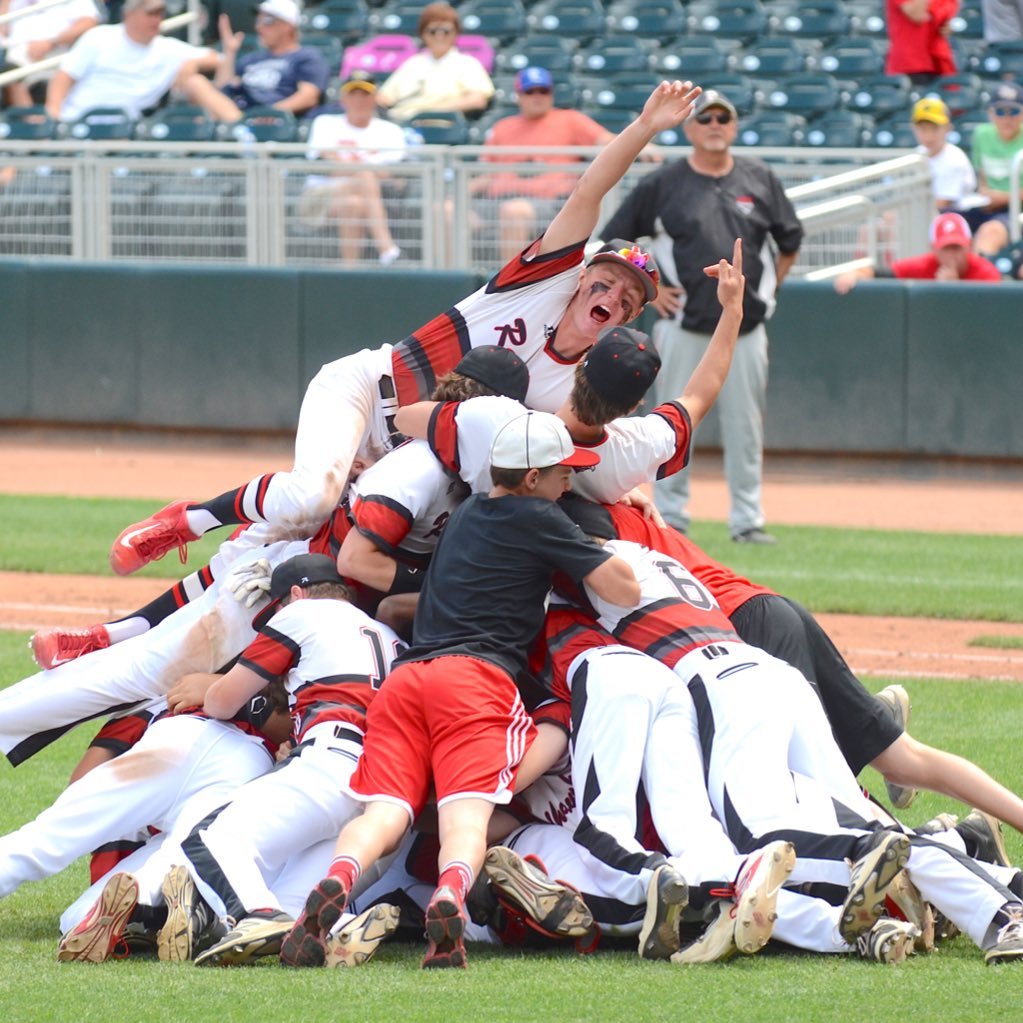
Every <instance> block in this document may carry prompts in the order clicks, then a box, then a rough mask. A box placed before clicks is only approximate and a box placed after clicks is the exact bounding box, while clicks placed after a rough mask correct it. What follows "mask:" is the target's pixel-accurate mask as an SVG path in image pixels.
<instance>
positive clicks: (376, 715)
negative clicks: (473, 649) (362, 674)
mask: <svg viewBox="0 0 1023 1023" xmlns="http://www.w3.org/2000/svg"><path fill="white" fill-rule="evenodd" d="M535 735H536V728H535V726H534V725H533V721H532V718H530V716H529V714H528V713H527V712H526V709H525V708H524V707H523V706H522V700H521V699H520V697H519V692H518V690H517V689H516V688H515V683H514V682H512V680H511V678H510V677H509V675H508V673H507V672H505V671H502V670H501V669H500V668H498V667H497V666H496V665H494V664H490V663H489V662H488V661H482V660H478V659H477V658H475V657H438V658H436V659H435V660H432V661H413V662H411V663H409V664H403V665H400V666H399V667H397V668H395V670H394V671H392V672H391V674H390V675H388V676H387V681H386V682H385V683H384V685H383V687H382V688H381V690H380V692H379V693H378V694H377V696H376V699H374V701H373V703H372V704H370V708H369V712H368V714H367V718H366V743H365V746H364V747H363V753H362V757H361V758H360V760H359V766H358V767H357V768H356V770H355V773H354V774H353V775H352V780H351V789H352V792H353V794H354V795H355V796H357V797H358V798H359V799H363V800H367V801H369V800H382V801H385V802H392V803H400V804H402V805H403V806H404V807H405V808H406V809H407V810H408V812H409V814H410V815H411V816H412V817H413V818H415V817H416V816H417V815H418V814H419V813H420V812H421V811H422V809H423V807H424V806H425V805H426V800H427V797H428V795H429V791H430V781H431V779H432V781H433V786H434V789H435V790H436V793H437V805H438V806H442V805H443V804H444V802H445V801H446V800H451V799H457V798H465V797H469V796H472V797H477V798H479V799H487V800H489V801H491V802H493V803H507V802H508V801H509V800H510V799H511V792H512V786H513V784H514V782H515V773H516V770H517V769H518V765H519V763H520V761H521V760H522V757H523V755H524V754H525V752H526V750H527V749H528V748H529V746H530V743H532V741H533V738H534V737H535Z"/></svg>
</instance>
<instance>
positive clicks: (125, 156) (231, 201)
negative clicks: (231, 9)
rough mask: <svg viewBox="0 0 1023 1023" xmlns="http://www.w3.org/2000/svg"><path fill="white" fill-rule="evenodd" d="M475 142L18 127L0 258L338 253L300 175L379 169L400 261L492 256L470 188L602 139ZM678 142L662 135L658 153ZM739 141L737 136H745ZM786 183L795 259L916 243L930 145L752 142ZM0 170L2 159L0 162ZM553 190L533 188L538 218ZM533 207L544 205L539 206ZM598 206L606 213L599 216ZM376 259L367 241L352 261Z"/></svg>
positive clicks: (818, 259)
mask: <svg viewBox="0 0 1023 1023" xmlns="http://www.w3.org/2000/svg"><path fill="white" fill-rule="evenodd" d="M483 152H484V149H483V148H482V147H478V146H458V147H448V146H416V147H412V148H410V150H409V155H408V157H407V158H406V159H405V160H402V161H401V162H398V163H393V164H388V165H386V166H384V167H377V168H371V167H370V166H369V165H367V164H351V165H345V164H338V163H336V162H327V161H312V160H308V159H306V158H305V157H306V147H305V146H304V145H303V144H273V143H245V142H238V141H230V142H218V143H207V142H203V143H199V142H195V143H192V142H187V143H174V144H168V143H159V142H121V141H102V140H95V141H84V142H83V141H80V140H61V141H49V140H47V141H23V142H22V141H19V142H15V141H13V140H2V139H0V168H3V167H8V168H11V169H12V171H13V177H12V180H10V182H9V183H8V184H7V185H6V187H5V188H2V189H0V258H24V257H41V258H73V259H82V260H93V261H114V260H131V261H139V260H141V261H161V262H182V261H188V262H216V263H226V264H247V265H251V266H284V265H306V266H308V265H314V266H324V267H335V268H340V267H342V264H341V262H340V260H339V244H338V226H339V221H338V220H337V218H336V217H327V218H326V219H320V220H319V221H317V222H310V220H309V219H308V218H307V217H305V216H304V214H303V206H302V197H303V194H304V192H305V190H306V184H307V178H308V177H309V175H313V174H315V175H334V176H339V177H341V176H344V175H348V174H355V173H365V171H366V170H367V169H372V170H373V171H374V173H378V174H380V175H381V181H382V190H383V194H384V199H385V206H386V209H387V213H388V219H389V224H390V228H391V231H392V233H393V235H394V238H395V241H396V243H397V244H398V245H399V246H400V247H401V249H402V253H403V258H402V262H401V264H400V265H402V266H406V267H422V268H429V269H437V268H446V267H459V268H465V267H468V268H472V269H475V270H478V271H480V272H489V271H492V270H493V269H495V268H496V267H497V266H499V265H500V262H501V257H500V252H499V237H498V234H499V232H498V226H497V225H498V213H499V210H500V206H501V202H502V200H501V199H497V198H486V197H481V196H478V195H474V194H473V187H474V184H476V183H477V182H478V181H479V179H480V178H481V176H484V175H487V174H490V173H493V172H495V171H497V170H499V171H506V170H507V171H513V172H517V173H523V174H535V173H537V172H539V171H548V170H556V171H558V172H559V173H568V174H571V175H578V174H580V173H582V171H583V170H584V169H585V167H586V163H587V162H588V161H589V160H590V159H592V157H593V156H594V155H595V154H596V153H597V152H599V150H598V149H595V148H594V149H582V150H558V149H552V150H549V152H550V153H551V154H555V153H564V152H570V153H572V154H573V155H574V156H577V157H581V160H580V162H577V163H572V164H548V163H543V162H540V161H538V160H537V157H538V156H539V155H540V154H538V153H537V152H536V151H530V152H529V154H528V155H529V159H528V160H527V159H525V157H526V155H527V154H526V151H524V150H500V151H499V150H497V149H488V150H486V152H491V153H498V152H500V153H503V154H506V155H513V156H517V157H520V158H522V162H520V163H514V164H492V163H485V162H483V161H481V160H480V156H481V154H482V153H483ZM685 152H686V150H684V149H671V150H664V156H665V158H666V159H676V158H678V157H679V156H682V155H684V154H685ZM739 152H743V150H739ZM745 152H747V153H749V154H750V155H755V156H756V157H757V158H759V159H764V160H766V161H767V162H768V163H769V164H770V165H771V166H772V168H773V169H774V170H775V171H776V173H777V174H778V175H779V177H780V179H781V180H782V182H783V184H784V185H785V186H786V188H787V190H788V194H789V195H790V197H791V198H792V200H793V202H794V204H795V205H796V208H797V210H798V211H799V212H800V215H801V217H802V219H803V222H804V225H805V227H806V230H807V235H806V239H805V241H804V245H803V248H802V249H801V252H800V257H799V261H798V262H797V264H796V266H795V267H794V269H793V273H794V274H796V275H801V274H805V273H809V272H811V271H815V270H817V269H820V268H821V267H827V266H831V265H834V264H837V263H843V262H847V261H849V260H852V259H857V258H862V257H864V256H869V257H870V258H872V259H873V258H885V257H886V256H889V255H894V256H902V255H908V254H910V253H911V252H915V251H920V250H921V249H922V248H923V247H925V246H926V238H927V234H926V229H927V224H928V223H929V220H930V217H931V213H932V206H931V203H932V200H931V193H930V185H929V172H928V169H927V164H926V161H925V160H924V159H923V158H922V157H918V156H915V155H908V156H901V157H897V158H894V159H893V158H892V154H891V151H890V150H880V151H878V150H863V149H855V150H823V149H807V148H803V149H757V150H747V151H745ZM657 166H658V164H655V163H636V164H635V165H634V166H633V167H632V168H630V170H629V172H628V173H627V174H626V175H625V177H624V178H623V180H622V181H621V182H620V183H619V184H618V186H616V188H615V189H614V190H612V192H611V193H610V194H609V195H608V196H607V198H606V200H605V206H604V217H606V216H609V215H610V213H611V212H612V211H613V210H614V209H615V208H617V206H618V204H619V203H620V202H621V201H622V199H623V198H624V196H625V195H626V194H627V193H628V191H629V190H630V189H631V188H632V187H633V186H634V185H635V183H636V182H637V181H638V180H639V179H640V178H641V177H642V176H643V175H645V174H647V173H650V171H651V170H653V169H655V168H656V167H657ZM0 173H2V171H0ZM559 201H560V200H552V201H546V202H540V203H538V204H537V216H538V219H537V222H536V231H537V233H538V232H539V231H540V230H542V228H543V223H544V222H546V220H547V219H549V217H550V216H551V214H552V211H553V209H556V208H557V206H558V203H559ZM541 218H542V219H541ZM602 219H603V218H602ZM345 265H349V266H355V267H360V268H365V267H370V266H374V265H376V252H375V251H374V250H373V248H372V247H371V246H370V245H369V244H368V243H367V246H366V248H365V250H364V252H363V255H362V258H360V259H359V260H358V261H357V262H356V263H354V264H345Z"/></svg>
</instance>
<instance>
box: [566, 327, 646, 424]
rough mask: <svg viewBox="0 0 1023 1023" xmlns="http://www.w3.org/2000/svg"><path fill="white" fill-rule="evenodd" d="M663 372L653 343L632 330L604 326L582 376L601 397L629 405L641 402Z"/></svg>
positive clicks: (643, 335)
mask: <svg viewBox="0 0 1023 1023" xmlns="http://www.w3.org/2000/svg"><path fill="white" fill-rule="evenodd" d="M660 369H661V357H660V356H659V355H658V354H657V350H656V349H655V348H654V346H653V342H652V341H651V340H650V338H649V337H648V336H647V335H646V334H644V333H643V331H641V330H633V329H632V328H631V327H605V328H604V329H603V330H602V331H601V332H600V334H599V335H598V336H597V342H596V344H595V345H594V346H593V347H592V348H591V349H590V350H589V351H588V352H587V353H586V359H585V361H584V362H583V375H584V376H585V377H586V382H587V383H588V384H589V385H590V387H591V388H592V390H593V392H594V394H596V395H597V397H598V398H603V399H604V400H605V401H613V402H622V403H624V404H628V405H630V406H631V405H635V404H637V403H638V402H639V401H641V400H642V398H643V395H644V394H646V392H647V391H648V390H649V389H650V385H651V384H652V383H653V382H654V380H655V379H656V378H657V374H658V373H659V372H660Z"/></svg>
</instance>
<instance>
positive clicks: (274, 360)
mask: <svg viewBox="0 0 1023 1023" xmlns="http://www.w3.org/2000/svg"><path fill="white" fill-rule="evenodd" d="M480 283H482V279H481V278H479V277H478V276H476V275H474V274H470V273H458V272H447V273H438V272H428V271H409V272H401V271H395V270H393V269H392V270H388V271H380V272H371V273H364V272H331V271H321V270H300V269H295V270H255V269H242V268H219V267H202V268H199V267H179V266H174V267H164V266H150V265H147V266H124V265H111V264H103V265H98V264H82V263H78V262H75V263H72V262H67V263H54V262H52V261H45V262H44V261H39V262H24V263H18V262H3V263H0V352H2V353H3V372H2V373H0V420H2V421H6V422H22V423H24V422H40V423H50V424H67V425H74V424H89V425H98V424H103V425H124V426H130V427H157V428H160V427H172V428H181V427H189V428H197V429H206V430H223V429H231V430H241V431H254V432H255V431H263V432H265V431H290V430H291V429H292V428H293V427H294V425H295V421H296V417H297V414H298V408H299V405H300V402H301V398H302V393H303V391H304V389H305V386H306V384H307V383H308V381H309V379H310V378H311V377H312V375H313V374H314V373H315V372H316V369H317V368H318V367H319V366H320V365H321V364H322V363H323V362H325V361H329V360H331V359H334V358H338V357H340V356H342V355H344V354H346V353H349V352H353V351H357V350H358V349H360V348H363V347H367V346H369V347H375V346H376V345H378V344H380V343H381V342H383V341H393V340H396V339H399V338H401V337H403V336H404V335H405V334H407V333H408V332H409V331H410V330H412V329H414V328H415V327H416V326H418V325H419V324H421V323H423V322H425V320H427V319H428V318H429V317H430V316H432V315H434V314H436V313H437V312H439V311H441V310H443V309H445V308H447V307H448V306H450V305H451V304H452V303H453V302H454V301H456V300H457V299H459V298H461V297H462V296H464V295H466V294H468V293H469V292H470V291H472V290H473V289H474V288H475V287H477V286H478V285H479V284H480ZM1021 321H1023V288H1021V287H1019V286H1016V285H1012V284H1005V285H1003V286H1000V287H999V286H994V287H993V286H990V285H969V284H953V285H950V284H931V283H923V282H913V283H904V282H895V281H878V282H870V283H864V284H861V285H860V286H858V287H857V288H856V289H854V291H853V292H851V293H850V294H849V295H845V296H839V295H837V294H836V293H835V292H834V290H833V288H832V287H831V286H830V285H829V284H824V283H819V284H814V283H808V282H802V281H789V282H787V283H786V284H785V286H784V288H783V289H782V295H781V301H780V302H779V308H778V312H777V314H776V315H775V317H774V319H773V320H772V321H771V323H770V324H769V334H770V337H771V349H770V351H771V369H770V385H769V398H768V402H769V410H768V418H767V447H768V448H769V449H770V450H773V451H803V452H810V451H814V452H828V451H833V452H841V453H854V452H856V453H859V452H862V453H868V454H886V453H894V454H935V455H955V456H966V457H978V458H992V457H994V458H1023V402H1021V401H1020V394H1021V393H1023V388H1021V384H1020V381H1023V341H1021V338H1020V333H1021V332H1020V323H1021ZM740 343H741V340H740ZM702 432H703V434H704V436H703V437H702V438H701V442H702V443H705V444H706V443H713V442H715V441H716V438H717V423H716V422H715V420H714V417H713V414H712V416H711V418H710V420H709V421H708V422H707V423H706V424H705V427H704V429H703V431H702Z"/></svg>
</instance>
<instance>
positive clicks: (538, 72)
mask: <svg viewBox="0 0 1023 1023" xmlns="http://www.w3.org/2000/svg"><path fill="white" fill-rule="evenodd" d="M553 88H554V76H553V75H552V74H551V73H550V71H548V70H547V68H545V67H524V68H523V69H522V70H521V71H520V72H519V73H518V74H517V75H516V76H515V91H516V92H525V91H526V89H553Z"/></svg>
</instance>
